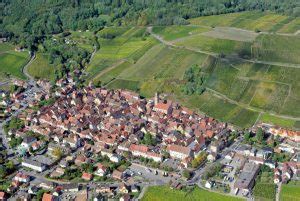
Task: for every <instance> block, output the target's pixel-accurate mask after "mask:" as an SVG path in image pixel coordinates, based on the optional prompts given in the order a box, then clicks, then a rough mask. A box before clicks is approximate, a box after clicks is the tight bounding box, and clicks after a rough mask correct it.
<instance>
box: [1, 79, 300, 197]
mask: <svg viewBox="0 0 300 201" xmlns="http://www.w3.org/2000/svg"><path fill="white" fill-rule="evenodd" d="M0 96H1V98H0V105H1V106H0V118H1V120H0V123H1V124H0V133H1V135H0V137H1V143H2V146H1V149H0V150H1V152H0V156H1V179H2V180H3V181H5V182H2V185H1V192H0V200H6V199H8V200H15V199H16V198H19V199H21V200H31V199H32V198H36V199H37V200H39V199H40V200H44V201H46V200H73V199H75V200H91V199H92V200H106V199H108V198H111V199H119V200H138V199H140V198H141V197H142V196H143V193H144V192H145V189H146V188H147V187H148V186H156V185H169V186H170V188H172V189H184V188H187V187H190V186H195V185H197V186H199V187H201V188H205V189H208V190H211V191H218V192H222V193H228V194H230V195H232V196H238V197H243V198H247V199H251V198H252V197H253V187H254V185H255V183H256V182H258V181H259V180H261V179H266V180H269V181H270V182H272V183H275V184H276V185H277V186H278V188H280V185H281V184H282V183H288V182H293V181H297V180H299V179H300V154H299V149H300V147H299V142H300V132H299V131H292V130H286V129H283V128H279V127H274V126H272V125H268V124H258V125H256V126H254V127H252V128H249V129H248V130H241V129H238V128H235V127H234V126H232V125H230V124H228V123H224V122H220V121H218V120H216V119H213V118H211V117H208V116H206V115H204V114H200V113H196V112H195V111H192V110H191V109H189V108H186V107H183V106H182V105H180V104H178V103H176V102H174V101H171V100H169V99H168V98H167V97H166V96H165V95H164V94H159V93H156V94H155V96H154V97H153V98H152V99H146V98H143V97H140V95H139V94H137V93H134V92H131V91H127V90H121V89H115V90H113V89H106V88H96V87H94V86H92V84H90V85H89V86H88V87H84V88H78V87H77V86H76V85H75V82H74V81H73V80H72V78H66V79H61V80H59V81H57V82H56V83H55V85H51V84H50V83H49V82H47V81H44V80H39V81H37V83H36V84H35V83H34V84H32V83H29V84H28V83H27V82H25V81H20V80H15V81H14V88H13V89H12V90H11V91H1V92H0Z"/></svg>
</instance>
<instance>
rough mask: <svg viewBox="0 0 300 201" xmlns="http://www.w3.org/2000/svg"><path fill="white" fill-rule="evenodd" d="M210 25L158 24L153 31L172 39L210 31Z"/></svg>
mask: <svg viewBox="0 0 300 201" xmlns="http://www.w3.org/2000/svg"><path fill="white" fill-rule="evenodd" d="M210 30H211V28H209V27H197V26H157V27H153V32H154V33H156V34H158V35H161V36H162V37H163V38H164V39H165V40H168V41H171V40H175V39H178V38H183V37H187V36H192V35H195V34H200V33H203V32H207V31H210Z"/></svg>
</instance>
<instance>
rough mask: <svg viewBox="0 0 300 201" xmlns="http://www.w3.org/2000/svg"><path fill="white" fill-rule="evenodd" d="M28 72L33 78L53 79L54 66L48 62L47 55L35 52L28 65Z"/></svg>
mask: <svg viewBox="0 0 300 201" xmlns="http://www.w3.org/2000/svg"><path fill="white" fill-rule="evenodd" d="M28 73H29V74H30V75H31V76H33V77H35V78H42V79H48V80H54V79H55V66H53V65H50V64H49V61H48V56H47V55H45V54H42V53H37V54H36V58H35V60H34V61H33V62H32V63H31V65H30V66H29V67H28Z"/></svg>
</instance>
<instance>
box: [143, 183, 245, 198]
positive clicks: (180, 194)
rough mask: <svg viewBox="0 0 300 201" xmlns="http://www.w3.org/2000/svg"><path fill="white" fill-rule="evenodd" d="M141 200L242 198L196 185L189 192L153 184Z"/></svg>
mask: <svg viewBox="0 0 300 201" xmlns="http://www.w3.org/2000/svg"><path fill="white" fill-rule="evenodd" d="M141 200H142V201H174V200H176V201H181V200H182V201H191V200H199V201H211V200H213V201H235V200H243V199H241V198H236V197H231V196H227V195H224V194H219V193H215V192H209V191H206V190H204V189H200V188H198V187H196V188H195V189H194V190H193V191H191V192H184V191H180V190H172V189H170V188H169V187H167V186H153V187H149V188H148V190H147V192H146V193H145V195H144V197H143V198H142V199H141Z"/></svg>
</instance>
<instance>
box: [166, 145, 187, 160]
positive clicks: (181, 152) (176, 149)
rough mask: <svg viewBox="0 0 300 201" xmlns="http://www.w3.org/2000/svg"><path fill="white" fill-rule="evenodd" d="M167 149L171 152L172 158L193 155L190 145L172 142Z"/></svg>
mask: <svg viewBox="0 0 300 201" xmlns="http://www.w3.org/2000/svg"><path fill="white" fill-rule="evenodd" d="M167 151H168V152H169V154H170V156H171V157H172V158H177V159H181V160H183V159H184V158H187V157H189V156H191V155H192V152H191V149H190V148H189V147H183V146H180V145H176V144H171V145H169V146H168V147H167Z"/></svg>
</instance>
